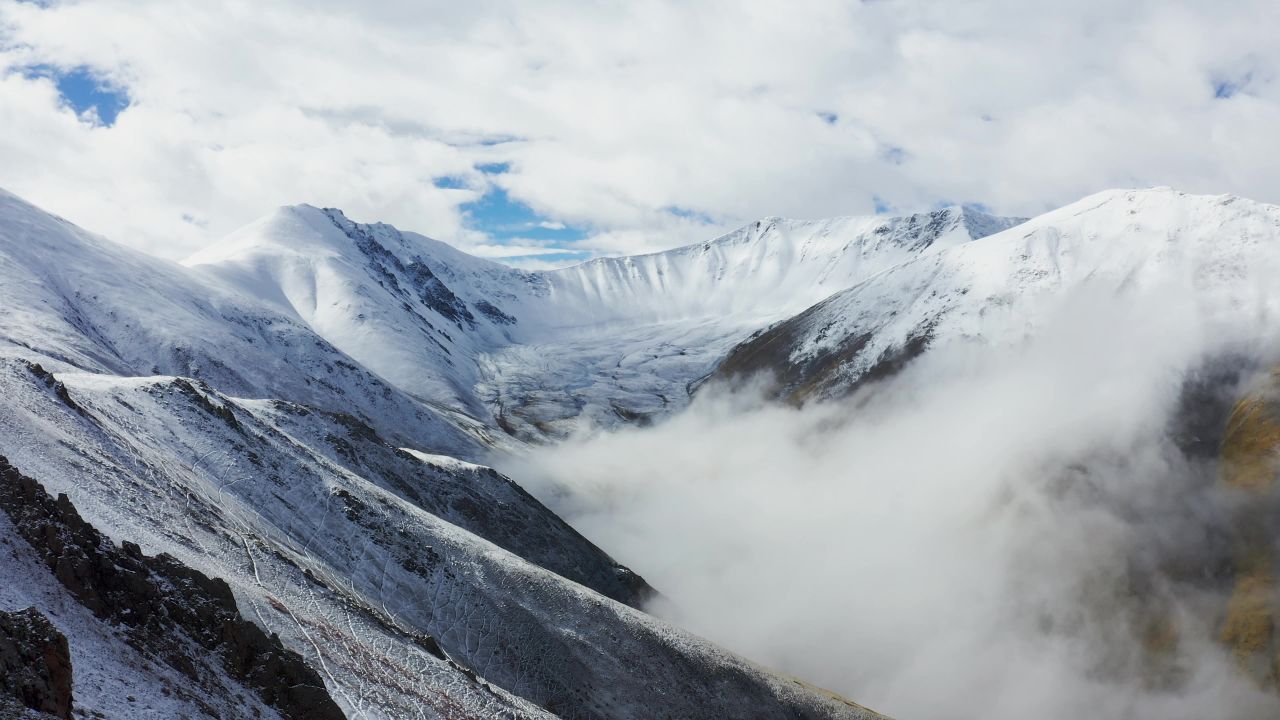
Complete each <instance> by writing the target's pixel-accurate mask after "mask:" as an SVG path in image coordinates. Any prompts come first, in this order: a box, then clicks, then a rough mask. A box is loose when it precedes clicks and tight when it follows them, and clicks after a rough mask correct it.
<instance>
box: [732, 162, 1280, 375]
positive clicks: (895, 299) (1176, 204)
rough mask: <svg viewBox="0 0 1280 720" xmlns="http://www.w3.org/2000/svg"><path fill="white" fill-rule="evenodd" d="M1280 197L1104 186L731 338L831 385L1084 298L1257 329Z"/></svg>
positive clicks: (1275, 247) (1263, 320)
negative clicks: (746, 336)
mask: <svg viewBox="0 0 1280 720" xmlns="http://www.w3.org/2000/svg"><path fill="white" fill-rule="evenodd" d="M1277 271H1280V207H1278V206H1275V205H1268V204H1265V203H1259V202H1254V201H1250V200H1245V199H1241V198H1238V197H1235V196H1231V195H1218V196H1207V195H1192V194H1187V193H1183V192H1179V191H1177V190H1173V189H1171V188H1163V187H1161V188H1151V189H1145V190H1108V191H1104V192H1100V193H1096V194H1094V195H1090V196H1089V197H1086V198H1084V199H1082V200H1079V201H1077V202H1075V203H1072V204H1070V205H1067V206H1065V207H1063V208H1060V209H1058V210H1054V211H1052V212H1049V213H1046V214H1044V215H1041V216H1039V217H1036V218H1034V219H1032V220H1029V221H1027V222H1026V223H1024V224H1022V225H1019V226H1017V227H1013V228H1010V229H1008V230H1005V231H1003V232H1000V233H996V234H994V235H991V236H989V237H986V238H984V239H981V240H978V241H976V242H971V243H965V244H963V245H961V246H957V247H953V248H950V249H948V250H945V251H943V252H939V253H935V254H924V255H921V256H918V257H915V258H912V259H910V260H908V261H907V262H903V263H901V264H899V265H896V266H895V267H893V268H892V269H890V270H888V271H886V272H884V273H882V274H879V275H876V276H874V277H872V278H869V279H868V280H866V281H865V282H863V283H860V284H858V285H856V286H854V287H851V288H850V289H848V290H845V291H842V292H840V293H838V294H836V295H834V296H832V297H831V298H829V299H827V300H825V301H823V302H821V303H819V304H817V305H815V306H814V307H812V308H810V309H809V310H807V311H806V312H804V313H802V314H800V315H797V316H796V317H794V318H791V319H789V320H787V321H785V322H783V323H780V324H778V325H775V326H773V327H772V328H770V329H769V330H768V331H767V332H765V333H763V334H761V335H759V336H758V337H755V338H753V339H752V340H750V341H749V342H747V343H744V344H743V345H741V346H739V347H738V348H735V350H734V351H733V352H732V353H731V354H730V355H729V358H728V360H727V362H726V365H727V368H726V369H727V371H728V372H730V373H732V374H738V373H743V372H754V371H759V370H768V371H770V372H774V373H775V374H779V375H782V376H784V377H783V380H784V385H786V386H787V387H786V388H785V390H786V392H787V393H788V394H792V395H793V396H796V395H795V394H796V393H798V397H806V396H808V395H809V394H810V393H813V392H817V393H818V394H823V393H827V392H833V391H834V392H838V391H840V390H841V389H842V388H843V389H847V388H848V387H851V386H853V385H856V384H857V383H858V382H859V381H860V380H861V379H863V378H868V377H876V376H879V375H881V374H883V372H884V371H885V370H886V369H888V368H898V367H901V366H902V364H903V363H904V362H905V361H907V360H909V359H910V358H911V357H913V356H914V355H917V354H919V353H920V352H922V351H923V350H924V348H925V347H926V346H927V345H930V344H936V343H945V342H950V341H956V340H967V341H980V342H988V343H1011V342H1017V341H1018V340H1020V339H1021V338H1024V337H1027V336H1029V335H1034V334H1035V333H1036V331H1037V329H1038V328H1039V327H1041V326H1042V325H1044V324H1045V322H1046V320H1047V319H1048V318H1049V317H1050V315H1051V313H1054V312H1057V311H1059V310H1060V308H1061V307H1062V306H1063V305H1064V304H1065V303H1069V302H1076V301H1079V300H1080V298H1082V297H1085V296H1086V295H1088V296H1092V297H1096V298H1104V299H1105V300H1106V302H1107V303H1108V306H1109V307H1112V308H1115V310H1116V311H1117V312H1118V311H1119V310H1120V309H1121V308H1123V307H1129V303H1139V304H1142V307H1143V308H1144V309H1145V311H1146V312H1147V314H1148V315H1149V317H1150V318H1152V319H1162V318H1170V317H1174V318H1177V317H1181V318H1185V319H1186V320H1187V322H1193V321H1194V322H1203V323H1206V324H1207V326H1211V327H1213V328H1214V331H1213V332H1214V333H1215V338H1214V342H1222V343H1225V342H1226V341H1227V339H1228V338H1233V339H1235V340H1236V341H1240V342H1244V341H1246V340H1247V339H1248V338H1250V337H1252V338H1255V339H1257V338H1261V337H1263V336H1265V335H1266V334H1267V332H1266V328H1267V326H1268V325H1269V324H1270V323H1271V322H1272V321H1271V318H1274V317H1275V314H1276V312H1277V311H1280V290H1277V289H1276V285H1275V283H1274V278H1275V277H1276V273H1277Z"/></svg>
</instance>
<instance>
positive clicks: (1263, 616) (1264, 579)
mask: <svg viewBox="0 0 1280 720" xmlns="http://www.w3.org/2000/svg"><path fill="white" fill-rule="evenodd" d="M1272 588H1273V579H1272V576H1271V573H1270V572H1269V571H1268V570H1267V569H1266V568H1264V567H1256V568H1254V569H1253V570H1252V571H1251V572H1249V573H1247V574H1244V575H1242V576H1240V577H1239V578H1238V579H1237V580H1236V586H1235V590H1234V591H1233V592H1232V593H1231V600H1230V601H1228V603H1227V617H1226V621H1225V622H1224V623H1223V625H1222V633H1221V635H1220V636H1219V637H1220V639H1221V641H1222V642H1223V644H1225V645H1227V647H1229V648H1231V654H1232V655H1233V656H1234V657H1235V659H1236V662H1237V663H1238V664H1239V665H1240V669H1241V670H1244V671H1245V672H1246V673H1247V674H1249V675H1252V676H1253V677H1254V678H1256V679H1258V680H1259V681H1262V682H1263V683H1265V684H1267V685H1270V684H1273V683H1274V682H1275V670H1274V667H1272V665H1271V661H1270V658H1271V655H1272V653H1271V638H1272V633H1273V631H1274V629H1275V618H1274V614H1273V608H1274V604H1273V591H1272Z"/></svg>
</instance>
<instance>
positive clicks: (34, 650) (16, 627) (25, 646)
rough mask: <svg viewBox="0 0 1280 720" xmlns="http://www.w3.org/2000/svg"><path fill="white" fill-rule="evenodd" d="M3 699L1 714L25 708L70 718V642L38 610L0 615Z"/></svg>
mask: <svg viewBox="0 0 1280 720" xmlns="http://www.w3.org/2000/svg"><path fill="white" fill-rule="evenodd" d="M0 696H3V697H0V713H6V712H8V709H7V708H13V709H17V708H26V709H29V710H34V711H36V712H38V713H44V714H45V715H48V716H50V717H56V718H66V719H68V720H69V718H70V717H71V653H70V650H69V649H68V647H67V638H66V637H64V636H63V635H62V633H60V632H58V629H57V628H55V627H54V626H53V624H52V623H50V622H49V620H48V618H46V617H45V616H44V615H41V614H40V613H39V611H37V610H36V609H35V608H27V609H25V610H17V611H15V612H2V611H0ZM6 706H7V707H6ZM5 717H8V715H7V714H6V715H5Z"/></svg>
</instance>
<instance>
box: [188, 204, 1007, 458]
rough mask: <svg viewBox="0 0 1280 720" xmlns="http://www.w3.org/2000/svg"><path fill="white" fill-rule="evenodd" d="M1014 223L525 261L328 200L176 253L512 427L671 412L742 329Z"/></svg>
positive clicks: (880, 228)
mask: <svg viewBox="0 0 1280 720" xmlns="http://www.w3.org/2000/svg"><path fill="white" fill-rule="evenodd" d="M1015 222H1017V221H1016V220H1011V219H1004V218H993V217H990V216H987V215H983V214H981V213H977V212H974V211H971V210H961V209H958V208H952V209H948V210H942V211H938V212H934V213H928V214H922V215H913V216H910V217H905V218H877V217H851V218H838V219H834V220H823V221H800V220H783V219H779V218H768V219H766V220H762V221H760V222H757V223H754V224H752V225H749V226H747V227H744V228H742V229H740V230H738V231H736V232H734V233H730V234H729V235H726V236H724V237H721V238H719V239H717V240H714V241H711V242H707V243H702V244H698V245H692V246H689V247H685V248H680V249H677V250H672V251H668V252H664V253H656V254H652V255H644V256H636V257H625V258H607V259H600V260H594V261H590V262H587V263H583V264H581V265H578V266H575V267H571V268H566V269H562V270H555V271H549V272H539V273H528V272H522V271H518V270H514V269H511V268H507V267H504V266H501V265H498V264H496V263H491V262H487V261H484V260H480V259H478V258H472V257H469V256H467V255H465V254H463V253H460V252H458V251H457V250H455V249H453V248H451V247H449V246H447V245H444V244H443V243H439V242H436V241H434V240H430V239H428V238H425V237H422V236H420V235H415V234H413V233H406V232H401V231H398V230H396V229H395V228H392V227H390V226H387V225H381V224H376V225H360V224H356V223H352V222H351V221H350V220H348V219H347V218H346V217H345V216H343V215H342V214H341V213H340V212H338V211H336V210H320V209H317V208H313V207H310V206H305V205H304V206H295V207H289V208H283V209H281V210H279V211H277V212H276V213H275V214H273V215H271V216H269V217H267V218H264V219H262V220H260V221H258V222H256V223H254V224H252V225H250V226H248V227H246V228H244V229H242V230H240V231H238V232H237V233H235V234H233V235H232V236H230V237H228V238H227V239H226V240H225V241H223V242H220V243H218V244H216V245H214V246H213V247H210V248H208V249H206V250H205V251H203V252H201V253H198V254H197V255H195V256H193V257H192V258H190V259H189V260H187V261H186V264H187V265H188V266H190V267H192V268H194V269H197V270H200V271H203V272H205V273H207V274H209V275H210V276H213V277H216V278H218V279H220V280H221V281H223V282H226V283H227V284H229V285H231V286H234V287H236V288H238V289H239V290H240V291H242V292H244V293H246V294H249V295H252V296H254V297H257V298H259V299H262V300H263V301H265V302H268V303H271V304H272V305H273V307H275V308H276V309H278V310H280V311H281V312H283V313H288V314H291V315H292V316H293V317H295V318H297V319H298V320H300V321H302V322H304V323H306V324H307V325H308V326H309V327H311V328H312V329H313V330H315V331H316V332H317V333H318V334H320V335H322V336H324V337H325V338H326V339H327V340H329V341H330V342H332V343H333V344H334V345H335V346H337V347H338V348H340V349H342V350H343V351H345V352H347V353H348V354H350V355H351V356H353V357H355V358H356V359H358V360H359V361H360V362H361V363H363V364H364V365H366V366H367V367H370V368H372V369H374V370H375V371H376V372H378V373H379V374H380V375H382V376H383V377H386V378H388V379H389V380H391V381H392V382H393V383H395V384H396V385H397V386H399V387H400V388H402V389H404V390H406V391H407V392H409V393H412V394H414V395H416V396H418V397H421V398H426V399H430V400H434V401H437V402H440V403H443V404H446V405H449V406H452V407H456V408H459V409H461V410H464V411H465V412H467V413H469V414H471V415H473V416H474V417H476V418H478V419H479V420H481V421H484V422H487V423H491V424H496V425H497V426H499V427H501V428H502V429H504V430H506V431H507V432H509V433H511V434H513V435H515V436H517V437H519V438H522V439H540V438H545V437H547V436H557V435H563V434H565V433H566V432H568V431H570V430H571V429H572V428H574V427H575V426H577V425H578V424H579V423H580V422H581V421H583V420H586V421H589V422H591V423H594V424H598V425H606V426H607V425H610V424H613V423H616V422H619V421H634V420H637V419H644V418H647V417H649V416H652V415H655V414H658V413H661V412H670V411H672V410H676V409H678V408H680V407H682V406H683V405H684V404H685V402H687V399H688V385H689V383H690V382H692V381H694V380H696V379H698V378H699V377H701V376H702V375H705V374H706V373H707V372H709V371H710V370H711V369H712V368H713V367H714V365H715V363H716V361H717V360H718V359H719V358H720V356H722V355H723V353H724V352H725V351H726V350H727V349H728V348H729V347H731V346H732V345H733V344H734V343H736V342H738V341H739V340H741V339H742V338H744V337H745V336H746V335H747V334H749V333H750V332H752V331H754V330H756V329H758V328H760V327H762V326H764V325H767V324H768V323H770V322H773V321H776V320H780V319H782V318H785V317H787V316H789V315H791V314H793V313H795V312H798V311H800V310H802V309H803V308H805V307H807V306H809V305H811V304H812V303H814V302H816V301H818V300H820V299H822V298H824V297H826V296H827V295H829V294H831V293H833V292H836V291H838V290H842V289H844V288H847V287H849V286H850V285H852V284H854V283H856V282H858V281H859V280H861V279H863V278H866V277H869V276H871V275H873V274H875V273H877V272H881V271H883V270H884V269H886V268H888V267H892V266H893V265H895V264H898V263H901V262H904V261H905V260H907V259H909V258H911V257H914V256H916V255H919V254H922V253H924V254H928V253H931V252H935V251H939V250H942V249H945V248H948V247H952V246H955V245H958V244H961V243H964V242H967V241H969V240H971V239H973V238H975V237H982V236H984V235H986V234H989V233H992V232H996V231H998V230H1001V229H1004V228H1006V227H1008V226H1009V225H1011V224H1014V223H1015Z"/></svg>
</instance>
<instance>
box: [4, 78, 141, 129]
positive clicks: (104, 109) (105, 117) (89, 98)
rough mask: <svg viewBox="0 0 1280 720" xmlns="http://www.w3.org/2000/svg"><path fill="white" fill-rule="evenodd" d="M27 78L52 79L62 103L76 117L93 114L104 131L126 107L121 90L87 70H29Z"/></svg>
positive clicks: (126, 100)
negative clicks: (93, 112) (67, 106)
mask: <svg viewBox="0 0 1280 720" xmlns="http://www.w3.org/2000/svg"><path fill="white" fill-rule="evenodd" d="M27 75H28V77H48V78H50V79H52V80H53V82H54V84H56V85H57V86H58V92H59V93H60V94H61V95H62V99H63V100H64V101H65V102H66V104H67V105H69V106H71V108H72V109H73V110H75V111H76V114H78V115H83V114H84V113H86V112H88V111H90V110H93V111H96V112H97V115H98V120H99V121H100V122H101V123H102V124H103V125H105V126H107V127H110V126H112V125H114V124H115V123H116V117H117V116H118V115H119V114H120V111H121V110H124V109H125V108H127V107H129V96H128V95H127V94H126V93H125V92H124V91H123V90H120V89H118V88H115V87H113V86H112V85H111V84H110V83H108V82H106V81H104V80H102V79H101V78H99V77H97V76H95V75H94V74H93V73H92V72H91V71H90V70H89V69H88V68H86V67H76V68H71V69H69V70H60V69H58V68H52V67H49V66H47V65H36V66H33V67H31V68H28V72H27Z"/></svg>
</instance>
